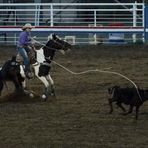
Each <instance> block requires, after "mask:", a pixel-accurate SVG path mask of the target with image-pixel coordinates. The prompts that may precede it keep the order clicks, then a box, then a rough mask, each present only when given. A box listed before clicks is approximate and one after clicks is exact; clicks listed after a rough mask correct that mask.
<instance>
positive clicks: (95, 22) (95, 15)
mask: <svg viewBox="0 0 148 148" xmlns="http://www.w3.org/2000/svg"><path fill="white" fill-rule="evenodd" d="M96 26H97V12H96V10H95V11H94V27H96ZM94 40H95V45H96V44H97V35H96V33H95V34H94Z"/></svg>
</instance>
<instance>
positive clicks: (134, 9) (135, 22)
mask: <svg viewBox="0 0 148 148" xmlns="http://www.w3.org/2000/svg"><path fill="white" fill-rule="evenodd" d="M136 9H137V2H136V1H135V3H134V4H133V27H136V26H137V10H136ZM135 42H136V34H135V33H134V34H133V43H135Z"/></svg>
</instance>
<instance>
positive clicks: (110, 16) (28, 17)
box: [0, 3, 144, 43]
mask: <svg viewBox="0 0 148 148" xmlns="http://www.w3.org/2000/svg"><path fill="white" fill-rule="evenodd" d="M25 23H31V24H32V25H34V26H36V31H39V32H41V33H43V32H44V33H43V34H44V35H41V36H39V37H41V38H42V37H43V36H45V37H46V36H47V34H46V33H45V31H43V32H42V31H41V28H44V27H49V29H48V32H50V30H51V32H53V30H54V29H53V28H54V27H59V28H60V27H61V28H62V29H63V30H62V31H60V33H61V34H62V36H63V33H64V34H66V35H73V36H76V39H78V38H88V37H90V36H92V37H93V38H94V40H97V39H96V37H95V31H96V33H97V34H99V33H100V32H101V31H98V27H100V28H99V29H101V28H102V29H103V27H111V28H112V27H117V28H120V27H121V28H122V27H131V29H134V27H139V28H140V27H141V28H143V27H144V4H143V3H29V4H27V3H15V4H6V3H0V27H1V28H2V30H0V32H1V33H2V34H3V33H6V34H7V40H8V41H9V42H14V41H16V40H17V39H15V40H14V36H15V38H17V36H18V32H19V31H21V30H20V27H21V26H23V25H24V24H25ZM6 26H7V27H6ZM16 27H18V28H17V29H16ZM64 27H68V29H69V30H68V31H67V30H66V31H65V30H64ZM73 27H77V28H79V30H80V31H77V34H75V30H74V29H73ZM83 27H88V28H90V27H93V28H92V29H93V35H90V33H91V31H88V32H87V30H89V29H87V28H83ZM11 28H12V30H13V31H14V29H15V31H14V33H12V32H11V33H10V31H8V29H11ZM52 29H53V30H52ZM84 29H85V35H83V30H84ZM81 30H82V31H81ZM112 30H113V29H112ZM111 32H112V31H111V30H110V31H107V29H105V33H107V34H108V33H111ZM113 32H114V30H113ZM117 32H118V30H117ZM125 32H126V30H125ZM78 33H79V34H78ZM10 34H11V35H10ZM80 34H81V35H80ZM86 34H87V35H86ZM129 34H130V35H129V36H128V37H127V38H130V40H131V39H132V40H133V36H132V35H133V34H132V35H131V33H130V31H129ZM138 34H141V36H140V38H142V33H141V32H140V33H139V32H138ZM77 36H78V37H77ZM100 36H101V38H102V32H101V35H99V38H100ZM106 36H107V37H108V35H106V34H105V35H104V40H105V39H106V38H107V37H106ZM130 36H131V37H130ZM11 37H12V38H13V39H12V41H11ZM1 38H3V36H0V39H1ZM46 39H47V38H46ZM82 40H84V39H82ZM106 40H107V39H106ZM1 41H2V39H1ZM88 41H89V39H88V40H87V39H86V42H88ZM2 42H3V41H2ZM77 42H82V41H81V40H80V39H79V40H77V41H76V43H77Z"/></svg>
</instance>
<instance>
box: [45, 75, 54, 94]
mask: <svg viewBox="0 0 148 148" xmlns="http://www.w3.org/2000/svg"><path fill="white" fill-rule="evenodd" d="M46 79H47V80H48V81H49V82H50V85H51V96H55V89H54V81H53V79H52V78H51V76H50V75H47V76H46Z"/></svg>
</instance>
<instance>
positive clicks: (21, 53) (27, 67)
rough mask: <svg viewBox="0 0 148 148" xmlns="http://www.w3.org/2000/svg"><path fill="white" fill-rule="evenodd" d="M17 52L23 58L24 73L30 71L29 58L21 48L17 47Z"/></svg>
mask: <svg viewBox="0 0 148 148" xmlns="http://www.w3.org/2000/svg"><path fill="white" fill-rule="evenodd" d="M17 50H18V52H19V54H20V55H21V56H22V57H23V62H24V65H25V72H28V71H30V63H29V58H28V54H27V52H26V50H25V49H24V48H23V47H17Z"/></svg>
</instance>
